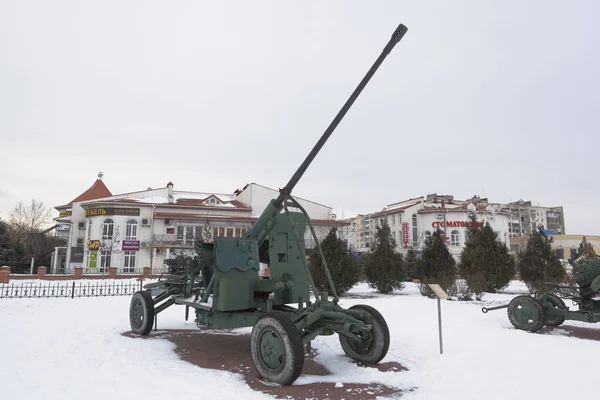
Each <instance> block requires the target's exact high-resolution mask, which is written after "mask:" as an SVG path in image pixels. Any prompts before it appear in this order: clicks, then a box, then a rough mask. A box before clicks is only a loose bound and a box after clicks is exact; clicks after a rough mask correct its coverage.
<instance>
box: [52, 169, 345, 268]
mask: <svg viewBox="0 0 600 400" xmlns="http://www.w3.org/2000/svg"><path fill="white" fill-rule="evenodd" d="M173 186H174V185H173V184H172V183H171V182H169V183H168V184H167V186H166V187H164V188H159V189H151V188H148V189H147V190H145V191H138V192H130V193H124V194H118V195H112V194H111V193H110V191H109V190H108V188H106V186H105V185H104V182H103V181H102V179H100V178H99V179H98V180H96V182H95V183H94V184H93V185H92V186H91V187H90V188H89V189H88V190H86V191H85V192H84V193H82V194H81V195H80V196H78V197H77V198H75V199H74V200H73V201H71V202H70V203H68V204H66V205H62V206H57V207H55V208H56V209H57V210H58V212H59V216H58V217H57V218H55V221H56V223H57V224H58V228H57V235H58V236H59V237H64V238H66V240H67V243H68V244H67V246H66V247H61V248H56V249H55V252H54V257H53V263H52V267H51V272H53V273H61V272H65V273H68V272H71V271H73V269H74V268H76V267H81V268H83V269H84V271H85V272H86V273H106V272H107V271H108V268H109V267H116V268H117V270H118V273H141V270H142V268H143V267H146V266H149V267H151V270H152V272H153V273H160V272H164V271H166V269H167V268H166V266H165V263H164V262H165V260H167V259H169V258H172V257H174V256H176V255H178V254H188V255H195V241H196V239H198V238H202V239H203V240H205V241H208V242H210V241H212V240H214V238H216V237H242V236H244V235H245V234H246V233H247V231H248V229H250V228H251V227H252V225H253V223H254V222H255V221H256V220H257V219H258V217H259V216H260V214H261V213H262V211H263V210H264V208H265V207H266V206H267V204H268V203H269V202H270V201H271V199H273V198H275V197H277V195H278V194H279V192H278V191H276V190H273V189H270V188H267V187H265V186H262V185H258V184H255V183H251V184H248V185H246V186H245V187H244V188H243V189H242V190H236V191H235V192H234V193H233V194H223V193H204V192H187V191H176V190H173ZM296 200H298V202H299V203H300V204H301V205H302V206H303V207H304V209H305V210H306V212H307V214H308V215H309V217H310V219H311V222H312V223H313V225H314V226H315V230H316V233H317V236H318V237H319V240H321V239H322V238H324V236H325V235H326V234H327V232H329V230H330V229H331V227H332V226H345V225H348V224H346V223H344V222H342V221H337V220H335V219H334V214H333V212H332V208H331V207H328V206H325V205H322V204H318V203H315V202H312V201H309V200H305V199H301V198H298V197H296ZM305 240H306V247H307V249H310V248H311V247H312V245H314V240H313V239H312V236H310V230H308V229H307V236H306V238H305Z"/></svg>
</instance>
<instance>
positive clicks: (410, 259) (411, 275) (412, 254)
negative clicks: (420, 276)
mask: <svg viewBox="0 0 600 400" xmlns="http://www.w3.org/2000/svg"><path fill="white" fill-rule="evenodd" d="M417 261H418V259H417V252H416V251H415V249H413V248H412V247H411V248H409V249H408V250H407V251H406V256H405V257H404V264H405V265H406V277H405V280H407V281H411V280H413V279H416V276H417Z"/></svg>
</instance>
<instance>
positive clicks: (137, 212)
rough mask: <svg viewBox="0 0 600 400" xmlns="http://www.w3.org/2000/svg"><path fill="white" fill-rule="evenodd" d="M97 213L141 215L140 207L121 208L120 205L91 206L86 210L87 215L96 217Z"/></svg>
mask: <svg viewBox="0 0 600 400" xmlns="http://www.w3.org/2000/svg"><path fill="white" fill-rule="evenodd" d="M96 215H126V216H132V217H138V216H139V215H140V209H139V208H119V207H101V208H90V209H89V210H85V216H86V217H95V216H96Z"/></svg>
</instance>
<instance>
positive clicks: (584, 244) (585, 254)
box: [576, 236, 598, 263]
mask: <svg viewBox="0 0 600 400" xmlns="http://www.w3.org/2000/svg"><path fill="white" fill-rule="evenodd" d="M597 259H598V255H597V254H596V252H595V251H594V246H592V244H591V243H590V242H588V241H587V238H586V237H585V236H584V237H583V240H582V241H581V243H579V248H578V249H577V260H576V261H577V263H582V262H583V263H585V262H589V261H594V260H597Z"/></svg>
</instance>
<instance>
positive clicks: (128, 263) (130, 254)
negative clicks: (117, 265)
mask: <svg viewBox="0 0 600 400" xmlns="http://www.w3.org/2000/svg"><path fill="white" fill-rule="evenodd" d="M124 254H125V262H124V263H123V272H125V273H127V272H129V273H133V272H134V271H135V251H125V252H124Z"/></svg>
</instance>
